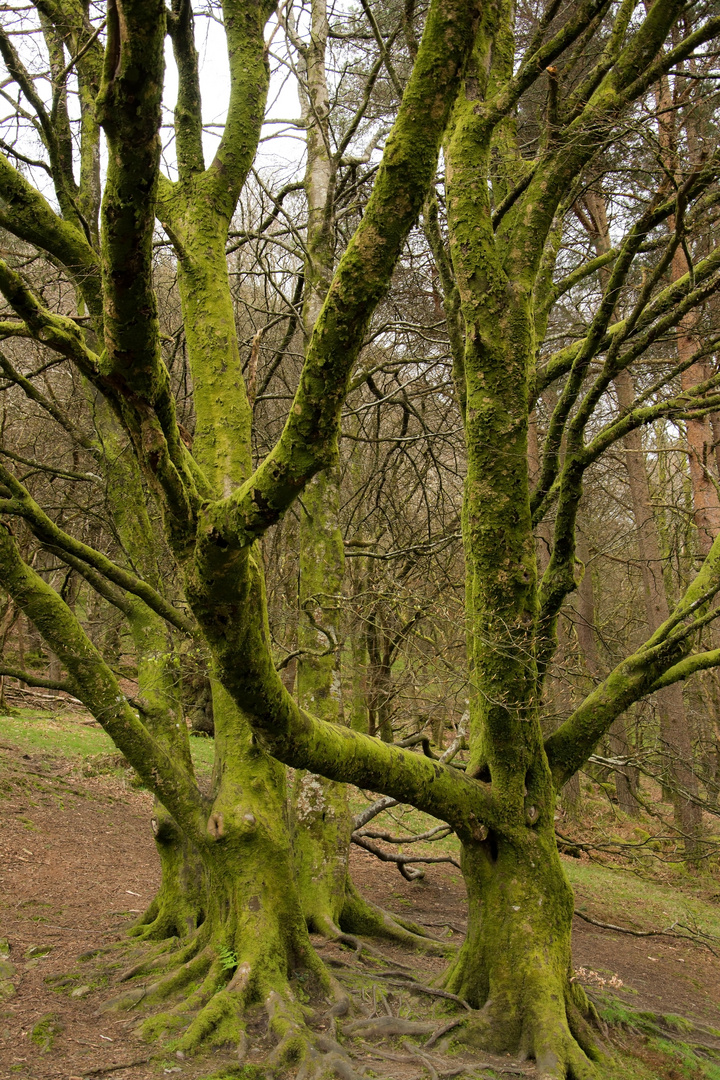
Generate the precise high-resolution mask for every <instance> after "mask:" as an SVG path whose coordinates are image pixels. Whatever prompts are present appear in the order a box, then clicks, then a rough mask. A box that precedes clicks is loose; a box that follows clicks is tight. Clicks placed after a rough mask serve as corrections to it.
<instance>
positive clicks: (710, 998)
mask: <svg viewBox="0 0 720 1080" xmlns="http://www.w3.org/2000/svg"><path fill="white" fill-rule="evenodd" d="M151 806H152V800H151V798H150V796H149V795H148V794H147V793H145V792H138V791H135V790H133V789H131V788H129V787H128V786H127V785H126V784H125V783H124V782H123V781H122V780H119V779H115V778H113V777H94V778H85V777H83V778H78V776H77V774H76V773H73V772H71V767H70V766H69V765H68V764H66V763H63V762H61V761H59V760H58V759H50V758H42V757H40V756H31V757H28V756H26V755H25V756H24V755H23V754H22V753H21V752H19V751H18V750H17V749H14V748H12V747H10V746H6V747H0V939H7V941H8V942H9V945H10V955H9V960H10V962H11V963H12V964H13V965H14V966H15V972H14V974H13V976H12V978H13V982H14V984H15V988H16V990H15V993H14V995H13V996H11V997H9V998H8V999H7V1000H5V1001H4V1002H3V1001H2V999H0V1078H1V1080H11V1078H16V1080H56V1078H57V1080H80V1078H83V1077H87V1078H90V1077H99V1078H102V1077H110V1078H114V1077H117V1078H118V1080H156V1078H159V1077H162V1076H164V1075H169V1074H171V1073H173V1074H177V1075H178V1076H182V1077H185V1078H187V1080H194V1078H196V1077H198V1076H200V1075H207V1074H208V1072H209V1071H212V1070H211V1069H209V1068H208V1064H207V1062H205V1064H204V1066H203V1067H201V1066H197V1065H194V1064H193V1063H192V1062H191V1061H182V1062H179V1061H178V1060H177V1059H174V1058H169V1059H168V1060H166V1061H165V1062H161V1063H159V1064H158V1062H157V1061H155V1062H154V1063H152V1064H150V1063H148V1062H147V1059H148V1057H149V1049H148V1046H147V1045H146V1044H145V1043H143V1042H142V1041H141V1040H140V1039H139V1038H137V1037H136V1036H135V1035H134V1033H133V1030H132V1028H133V1025H134V1023H135V1018H132V1017H131V1018H130V1019H127V1018H123V1019H117V1018H115V1017H113V1018H110V1017H108V1016H107V1015H103V1014H102V1013H100V1012H99V1011H98V1007H99V1005H100V1004H101V1002H102V1000H103V998H104V997H109V996H111V995H112V993H113V992H114V991H113V990H112V989H111V988H109V987H108V988H107V989H103V988H102V987H100V988H95V987H93V988H91V990H88V988H87V986H85V988H83V984H82V979H80V980H76V982H74V983H73V984H72V985H73V986H74V987H75V991H74V992H75V994H76V996H75V997H71V996H69V993H68V990H67V988H66V989H65V990H64V992H63V991H62V989H61V988H60V989H59V988H57V987H56V988H55V989H53V986H52V982H48V980H49V979H50V980H52V978H53V976H54V977H56V978H58V979H60V978H62V977H63V976H64V975H66V974H67V973H68V972H69V971H74V972H76V973H77V972H78V971H82V970H83V961H82V960H78V957H82V955H83V954H85V953H89V952H94V951H95V950H97V949H99V948H102V947H103V946H105V945H108V944H110V943H112V942H113V941H117V940H118V939H119V938H120V936H121V935H122V933H123V930H124V929H125V928H126V927H127V926H128V924H129V923H130V921H131V920H132V919H134V918H135V917H136V915H137V913H138V912H139V911H141V910H142V909H143V908H144V907H145V906H146V905H147V904H148V902H149V901H150V899H151V898H152V896H153V893H154V891H155V889H156V887H157V884H158V877H159V867H158V861H157V856H156V853H155V848H154V844H153V841H152V836H151V831H150V827H149V818H150V812H151ZM352 870H353V876H354V878H355V880H356V882H357V884H358V885H359V887H360V889H361V891H363V892H365V894H366V895H368V896H370V897H372V899H373V900H375V902H377V903H380V904H382V905H384V906H386V907H387V908H389V909H390V910H394V911H396V912H398V913H400V914H409V913H410V912H412V917H413V918H414V919H416V920H417V921H418V922H421V923H424V924H426V925H427V926H428V928H432V929H433V930H434V932H436V933H447V934H449V935H452V937H454V938H455V939H456V940H460V937H461V935H462V931H463V928H464V926H465V917H466V911H465V896H464V888H463V886H462V881H461V878H460V875H459V872H458V871H457V870H454V869H453V868H452V867H444V866H438V867H432V868H430V869H429V870H428V875H427V878H426V879H425V880H424V881H421V882H413V883H409V882H406V881H404V880H403V879H402V878H401V876H400V875H399V874H398V873H397V872H396V871H395V870H394V868H392V867H388V866H386V865H381V864H379V863H378V862H377V861H376V860H375V859H373V858H372V856H369V855H367V854H366V853H364V852H362V851H360V850H358V849H353V852H352ZM576 921H577V920H576ZM48 947H50V951H49V952H47V954H46V955H44V956H32V955H31V952H32V950H33V949H35V950H40V951H42V950H44V949H47V948H48ZM574 957H575V966H576V968H580V967H582V968H584V969H585V971H586V972H587V973H589V974H587V975H585V976H583V981H584V982H585V984H586V985H588V987H589V988H590V989H592V988H593V987H594V986H595V987H597V986H598V985H599V982H598V980H601V979H606V980H608V979H609V978H610V977H611V976H612V975H615V976H617V977H618V978H619V979H620V980H621V981H622V982H623V984H624V986H623V988H622V989H621V990H619V991H618V993H619V995H620V996H624V997H625V999H626V1000H627V1002H628V1004H629V1005H631V1006H632V1007H633V1008H638V1007H640V1008H642V1007H646V1008H650V1009H652V1010H653V1011H662V1012H672V1013H680V1014H684V1015H687V1016H691V1017H694V1018H697V1019H699V1020H701V1021H703V1022H704V1023H706V1024H708V1023H709V1024H710V1025H711V1026H713V1027H720V1005H719V1004H718V1003H720V959H717V958H715V957H713V956H712V955H711V954H710V953H708V952H706V951H703V950H701V949H700V948H698V947H696V946H693V945H691V944H686V943H682V942H675V941H672V940H669V939H668V940H666V939H658V938H654V939H650V940H649V941H648V940H643V939H634V938H629V937H626V936H624V935H618V934H614V933H611V932H608V931H604V930H596V929H594V928H592V927H589V926H587V925H585V924H582V923H578V925H577V926H576V928H575V937H574ZM405 962H407V956H406V957H405ZM411 962H412V961H411ZM418 963H419V970H420V972H421V975H422V978H423V981H427V978H428V977H429V976H430V974H431V972H432V970H433V967H434V968H435V969H436V970H439V969H440V967H441V966H442V963H443V962H442V961H432V960H430V961H428V960H426V959H423V960H422V961H421V962H418ZM92 968H93V965H92V963H91V962H88V963H87V970H88V973H89V975H88V977H89V978H90V979H91V974H90V973H91V971H92ZM593 973H596V974H593ZM1 978H2V973H1V972H0V979H1ZM1 986H2V983H1V982H0V987H1ZM614 992H615V991H614ZM88 994H89V996H86V995H88ZM43 1018H47V1019H48V1024H50V1026H53V1025H54V1029H55V1031H56V1035H55V1038H54V1041H53V1044H52V1047H51V1048H50V1049H43V1048H42V1047H41V1046H38V1045H36V1044H34V1043H33V1042H32V1041H31V1032H32V1030H33V1028H35V1027H36V1025H37V1024H38V1023H39V1022H40V1021H42V1020H43Z"/></svg>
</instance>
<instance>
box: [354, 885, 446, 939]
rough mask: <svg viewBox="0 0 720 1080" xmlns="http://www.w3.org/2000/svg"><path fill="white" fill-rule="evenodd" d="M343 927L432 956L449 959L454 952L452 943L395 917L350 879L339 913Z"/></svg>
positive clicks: (355, 932) (415, 924)
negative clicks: (368, 898) (364, 894)
mask: <svg viewBox="0 0 720 1080" xmlns="http://www.w3.org/2000/svg"><path fill="white" fill-rule="evenodd" d="M340 926H341V927H342V929H343V930H344V931H346V932H349V933H351V934H364V935H366V936H372V937H380V938H385V939H386V940H388V941H395V942H397V943H398V944H399V945H407V946H409V947H410V948H412V949H416V950H418V951H419V952H424V953H427V954H428V955H430V956H447V955H448V954H449V953H452V952H454V947H453V946H452V945H451V944H450V943H449V942H447V941H443V940H441V939H440V938H436V937H433V936H432V935H431V934H428V932H427V931H426V930H424V929H423V928H422V927H421V926H418V925H417V923H413V922H409V921H406V920H404V919H401V918H400V917H399V916H397V915H392V914H390V912H389V911H385V910H384V909H383V908H380V907H377V906H376V905H375V904H373V903H371V902H370V901H369V900H366V899H365V898H364V897H362V896H361V895H360V893H359V892H358V890H357V889H356V888H355V885H354V884H353V883H352V882H351V881H349V880H348V883H347V886H346V889H345V903H344V904H343V909H342V912H341V914H340Z"/></svg>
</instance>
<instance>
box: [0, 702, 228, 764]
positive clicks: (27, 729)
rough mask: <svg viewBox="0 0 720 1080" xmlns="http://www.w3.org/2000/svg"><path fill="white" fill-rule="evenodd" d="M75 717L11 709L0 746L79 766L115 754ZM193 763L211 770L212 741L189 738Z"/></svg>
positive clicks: (2, 719) (100, 734)
mask: <svg viewBox="0 0 720 1080" xmlns="http://www.w3.org/2000/svg"><path fill="white" fill-rule="evenodd" d="M84 719H87V718H86V717H84V716H79V715H63V714H62V713H51V712H42V711H40V710H37V709H14V710H13V715H12V716H0V743H5V744H6V745H11V746H14V747H17V748H18V749H19V750H21V751H22V752H23V753H25V754H30V755H31V756H32V755H33V754H49V755H50V756H52V757H63V758H69V759H71V760H73V759H75V760H76V761H77V763H78V764H79V765H81V764H83V763H84V762H90V761H91V760H92V759H93V758H96V757H98V756H99V755H101V754H116V753H117V752H118V751H117V749H116V747H115V745H114V743H113V741H112V739H111V738H110V736H109V735H106V734H105V732H104V731H103V730H102V728H100V727H96V726H95V725H85V724H83V720H84ZM190 750H191V752H192V758H193V764H194V765H195V769H196V770H197V772H198V774H199V775H201V776H202V775H207V774H209V773H210V772H211V771H212V763H213V755H214V751H215V742H214V740H213V739H207V738H206V739H195V738H193V739H190Z"/></svg>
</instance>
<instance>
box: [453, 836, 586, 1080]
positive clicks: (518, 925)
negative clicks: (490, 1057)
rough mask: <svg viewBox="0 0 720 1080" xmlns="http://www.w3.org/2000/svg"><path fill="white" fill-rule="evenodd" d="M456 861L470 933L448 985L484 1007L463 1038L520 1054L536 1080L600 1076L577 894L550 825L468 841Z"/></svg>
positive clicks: (580, 1079)
mask: <svg viewBox="0 0 720 1080" xmlns="http://www.w3.org/2000/svg"><path fill="white" fill-rule="evenodd" d="M462 865H463V874H464V877H465V881H466V883H467V887H468V902H469V908H468V932H467V937H466V939H465V941H464V943H463V945H462V947H461V949H460V952H459V954H458V957H457V959H456V960H455V961H454V963H453V964H452V965H451V967H450V969H449V971H448V973H447V975H446V978H445V983H444V985H445V987H446V989H448V990H450V991H451V992H452V993H455V994H458V995H459V996H460V997H462V998H463V999H464V1000H466V1001H467V1002H468V1003H469V1004H470V1005H472V1006H473V1007H474V1008H476V1009H479V1010H480V1015H479V1016H478V1017H477V1018H476V1019H473V1020H471V1021H470V1024H469V1026H468V1028H467V1031H466V1033H465V1034H464V1035H463V1038H464V1039H467V1041H468V1042H470V1043H471V1044H475V1045H478V1046H481V1047H485V1048H489V1049H492V1050H494V1051H495V1052H497V1053H504V1052H507V1051H510V1052H511V1053H517V1052H518V1051H520V1053H521V1054H524V1055H527V1056H528V1057H531V1058H534V1059H535V1062H536V1066H537V1070H538V1074H539V1075H540V1076H542V1077H563V1076H565V1075H568V1076H571V1077H573V1080H586V1078H589V1077H594V1076H596V1075H597V1074H596V1072H595V1069H594V1068H593V1065H592V1062H593V1061H597V1060H599V1059H600V1058H601V1051H600V1047H599V1044H598V1042H597V1031H596V1030H593V1026H594V1023H593V1022H594V1021H595V1020H596V1016H595V1013H594V1010H593V1009H592V1007H591V1006H590V1004H589V1002H588V1001H587V998H586V996H585V993H584V991H583V990H582V989H581V987H580V986H579V985H578V984H576V983H574V982H573V971H572V962H571V954H570V926H571V922H572V913H573V896H572V890H571V889H570V886H569V884H568V882H567V879H566V877H565V873H564V871H563V868H562V865H561V863H560V859H559V856H558V854H557V848H556V844H555V836H554V830H553V827H552V823H551V822H548V821H547V820H541V821H539V822H538V823H537V824H534V825H531V824H530V823H528V824H527V826H526V827H525V828H522V827H520V828H518V829H515V830H513V834H512V835H507V836H500V835H499V834H497V833H494V832H491V833H490V834H489V836H488V837H487V839H486V840H485V841H483V842H482V843H480V844H464V845H463V851H462Z"/></svg>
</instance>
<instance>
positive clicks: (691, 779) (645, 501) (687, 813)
mask: <svg viewBox="0 0 720 1080" xmlns="http://www.w3.org/2000/svg"><path fill="white" fill-rule="evenodd" d="M615 386H616V389H617V393H618V401H619V403H620V406H621V408H623V409H627V408H630V407H632V402H633V401H634V400H635V388H634V386H633V382H632V378H631V376H630V375H629V374H628V373H627V372H625V371H623V372H621V373H620V374H619V375H618V376H617V377H616V379H615ZM624 442H625V467H626V469H627V474H628V482H629V485H630V493H631V497H632V503H633V511H634V516H635V525H636V528H637V544H638V555H639V558H640V571H641V574H642V579H643V589H644V593H645V609H646V612H647V621H648V628H649V630H650V632H651V633H654V632H655V631H656V630H657V628H658V627H659V626H660V625H661V624H662V623H663V622H664V621H665V620H666V619H667V618H668V617H669V614H670V605H669V604H668V599H667V592H666V589H665V581H664V575H663V558H662V553H661V550H660V540H659V537H658V533H657V526H656V524H655V518H654V512H653V506H652V501H651V497H650V485H649V482H648V476H647V470H646V468H645V461H644V451H643V446H642V437H641V435H640V433H639V432H632V433H631V434H630V435H627V436H626V437H625V440H624ZM656 699H657V703H658V712H659V715H660V743H661V752H662V754H663V756H664V759H665V761H664V767H665V768H666V769H667V773H668V775H669V777H670V781H671V784H670V786H671V789H672V799H673V806H674V813H675V824H676V826H677V828H678V830H679V832H680V834H681V835H682V837H683V845H684V848H685V854H686V855H687V856H688V858H693V857H695V856H696V855H697V852H698V836H699V832H700V826H701V813H700V808H699V806H698V805H697V802H696V801H695V800H696V798H697V790H698V788H697V778H696V776H695V770H694V767H693V760H694V756H693V746H692V740H691V738H690V729H689V725H688V720H687V714H686V711H685V703H684V701H683V694H682V688H681V686H680V684H679V683H676V684H674V685H673V686H668V687H666V688H665V689H663V690H660V691H658V693H657V695H656Z"/></svg>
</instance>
